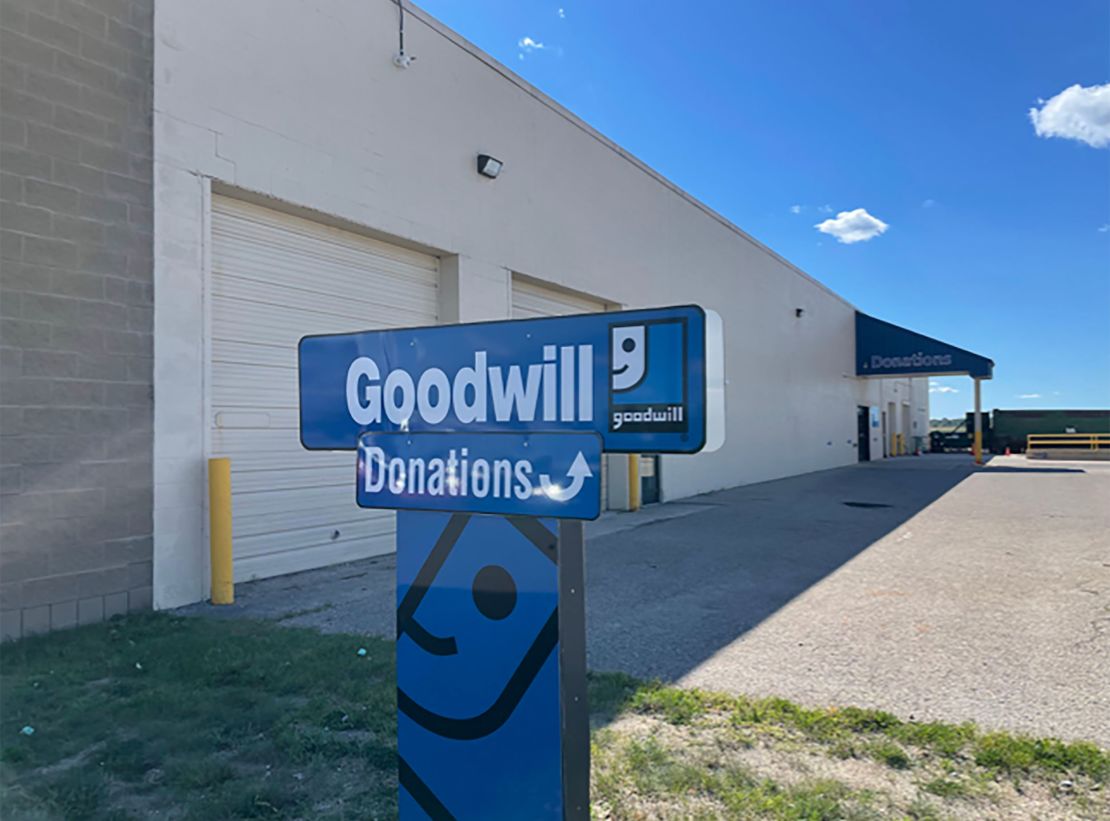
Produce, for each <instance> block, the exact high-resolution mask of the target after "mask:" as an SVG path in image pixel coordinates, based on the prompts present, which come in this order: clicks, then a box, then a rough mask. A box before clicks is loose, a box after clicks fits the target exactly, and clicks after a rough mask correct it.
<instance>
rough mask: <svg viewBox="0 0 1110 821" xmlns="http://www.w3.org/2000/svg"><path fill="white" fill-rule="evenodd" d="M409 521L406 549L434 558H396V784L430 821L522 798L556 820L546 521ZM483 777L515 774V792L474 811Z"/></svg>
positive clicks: (554, 622)
mask: <svg viewBox="0 0 1110 821" xmlns="http://www.w3.org/2000/svg"><path fill="white" fill-rule="evenodd" d="M410 523H411V527H412V528H415V527H421V528H427V532H426V533H425V532H421V533H420V537H419V539H412V538H406V543H408V544H413V543H420V544H426V545H430V546H431V549H430V550H427V551H410V552H409V555H408V556H405V555H404V554H403V553H400V552H399V553H398V590H397V595H398V605H397V657H398V664H397V667H398V671H399V679H398V683H397V708H398V712H399V716H398V719H399V724H398V732H399V753H400V762H399V770H400V775H401V786H402V787H404V789H405V791H407V793H408V795H409V798H411V799H412V800H413V801H415V803H416V804H417V805H418V806H419V807H420V808H421V809H422V810H423V811H424V813H427V814H429V815H432V816H433V817H447V816H444V815H442V813H437V812H434V811H433V809H434V808H435V807H442V808H446V810H448V811H449V812H450V813H451V815H452V816H453V817H460V818H461V817H463V816H465V815H466V813H465V812H463V811H462V810H463V808H464V807H465V806H467V805H473V806H483V807H486V808H487V809H489V808H490V807H492V806H496V805H497V804H498V803H500V802H504V803H505V805H506V807H511V805H512V802H513V801H517V802H518V803H517V804H516V805H515V806H517V807H519V806H529V805H533V802H532V801H528V802H526V803H523V804H522V803H519V802H520V801H522V800H523V795H524V794H525V793H526V791H527V792H528V793H529V794H531V795H533V796H534V795H537V794H539V795H542V796H544V801H543V803H544V804H546V805H549V806H550V807H551V808H552V811H553V812H554V811H555V810H556V809H558V808H559V805H560V801H561V798H560V795H561V793H560V789H561V786H560V785H561V781H560V779H559V778H558V777H552V773H555V774H556V775H557V773H558V772H560V766H561V765H560V763H559V760H558V758H557V757H558V755H559V745H558V743H557V742H556V743H551V744H541V743H539V742H540V741H541V740H542V739H544V738H546V737H548V736H550V737H551V738H552V739H557V738H558V733H559V708H558V703H559V700H558V699H559V696H558V676H557V671H558V666H557V665H558V653H557V652H556V651H557V648H558V642H559V624H558V594H557V575H556V536H555V533H554V532H553V529H552V528H553V527H554V523H553V522H548V523H547V524H545V523H544V522H543V521H541V520H537V519H531V518H526V517H509V518H507V519H502V518H493V517H485V516H470V515H469V514H461V513H460V514H442V515H435V514H432V515H429V514H426V513H425V514H418V517H414V518H411V519H405V520H403V523H402V524H403V525H404V526H405V527H410ZM510 534H511V535H510ZM411 535H413V534H412V532H411V528H410V532H409V533H408V534H407V536H411ZM413 554H417V555H413ZM402 565H404V566H402ZM464 748H465V750H466V752H465V753H463V752H462V750H463V749H464ZM522 750H530V751H532V752H530V754H529V756H521V754H520V753H521V751H522ZM449 751H453V752H449ZM545 754H550V755H553V756H555V758H554V759H553V760H551V761H546V760H544V759H543V756H544V755H545ZM533 759H534V760H533ZM444 760H451V761H452V762H453V766H452V767H451V768H449V769H445V768H444V767H442V766H439V764H438V763H437V762H442V761H444ZM491 767H495V768H499V769H501V770H505V769H507V768H509V769H512V770H513V771H514V778H513V787H512V788H509V789H508V791H507V790H506V787H505V784H504V782H502V783H501V787H500V793H502V794H499V795H491V796H485V797H483V799H482V801H477V800H476V796H477V793H476V791H481V790H482V789H484V786H483V785H482V784H481V782H482V781H483V775H482V773H483V771H486V772H488V771H489V770H488V768H491ZM512 790H517V791H518V794H517V795H516V796H515V798H514V796H513V794H512ZM548 794H550V795H548ZM405 800H408V798H406V799H405ZM491 802H492V803H491ZM491 817H493V816H491ZM505 817H512V815H511V811H510V814H509V815H507V816H505ZM553 817H555V816H553Z"/></svg>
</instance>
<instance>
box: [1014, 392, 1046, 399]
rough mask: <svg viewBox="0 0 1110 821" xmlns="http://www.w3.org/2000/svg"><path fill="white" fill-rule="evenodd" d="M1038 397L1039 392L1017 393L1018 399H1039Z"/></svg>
mask: <svg viewBox="0 0 1110 821" xmlns="http://www.w3.org/2000/svg"><path fill="white" fill-rule="evenodd" d="M1040 398H1041V395H1040V394H1039V393H1019V394H1018V399H1040Z"/></svg>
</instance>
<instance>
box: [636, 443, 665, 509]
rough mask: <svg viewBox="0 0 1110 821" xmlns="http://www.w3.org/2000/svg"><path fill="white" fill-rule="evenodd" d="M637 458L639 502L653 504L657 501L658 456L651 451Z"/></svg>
mask: <svg viewBox="0 0 1110 821" xmlns="http://www.w3.org/2000/svg"><path fill="white" fill-rule="evenodd" d="M632 458H633V459H635V458H636V457H635V456H633V457H632ZM639 458H640V504H642V505H650V504H654V503H656V502H658V501H659V457H658V456H656V455H655V454H653V453H645V454H643V455H642V456H640V457H639Z"/></svg>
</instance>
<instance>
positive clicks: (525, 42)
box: [516, 37, 547, 51]
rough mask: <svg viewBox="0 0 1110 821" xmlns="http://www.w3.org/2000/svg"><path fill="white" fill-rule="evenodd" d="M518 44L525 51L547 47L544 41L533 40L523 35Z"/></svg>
mask: <svg viewBox="0 0 1110 821" xmlns="http://www.w3.org/2000/svg"><path fill="white" fill-rule="evenodd" d="M516 44H517V45H518V46H520V48H522V49H524V50H525V51H543V50H544V49H545V48H547V46H545V45H544V44H543V43H541V42H539V41H538V40H533V39H532V38H531V37H521V38H520V39H519V40H517V43H516Z"/></svg>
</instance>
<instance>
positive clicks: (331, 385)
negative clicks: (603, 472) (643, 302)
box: [298, 306, 707, 453]
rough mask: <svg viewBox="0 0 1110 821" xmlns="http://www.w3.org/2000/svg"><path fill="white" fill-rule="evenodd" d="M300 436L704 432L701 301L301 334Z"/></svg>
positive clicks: (340, 442)
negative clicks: (636, 308) (648, 307)
mask: <svg viewBox="0 0 1110 821" xmlns="http://www.w3.org/2000/svg"><path fill="white" fill-rule="evenodd" d="M298 356H299V378H300V421H301V442H302V444H303V445H304V446H305V447H306V448H309V449H319V450H351V449H354V448H355V447H356V444H357V442H358V438H359V436H360V435H361V434H362V433H364V432H367V431H384V432H388V431H402V432H420V431H437V430H440V431H442V430H450V431H455V432H465V433H470V432H475V433H477V432H487V431H517V432H528V431H553V430H564V431H566V430H572V431H596V432H598V433H600V434H601V436H602V438H603V441H604V450H606V451H612V452H629V453H642V452H648V453H696V452H698V451H699V450H701V449H702V447H703V446H704V445H705V441H706V404H707V378H706V366H705V359H706V313H705V311H703V310H702V309H701V308H699V307H697V306H683V307H675V308H659V309H652V310H643V311H625V312H619V313H609V314H583V315H580V316H565V317H546V318H541V319H527V320H510V321H505V322H484V323H476V324H469V325H436V326H432V327H426V328H404V329H396V330H383V331H366V332H362V333H351V334H335V335H328V336H307V337H305V338H303V339H302V340H301V342H300V346H299V351H298Z"/></svg>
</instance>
